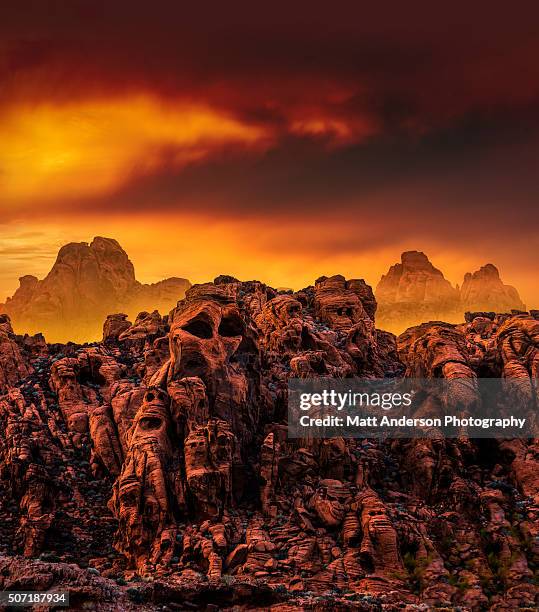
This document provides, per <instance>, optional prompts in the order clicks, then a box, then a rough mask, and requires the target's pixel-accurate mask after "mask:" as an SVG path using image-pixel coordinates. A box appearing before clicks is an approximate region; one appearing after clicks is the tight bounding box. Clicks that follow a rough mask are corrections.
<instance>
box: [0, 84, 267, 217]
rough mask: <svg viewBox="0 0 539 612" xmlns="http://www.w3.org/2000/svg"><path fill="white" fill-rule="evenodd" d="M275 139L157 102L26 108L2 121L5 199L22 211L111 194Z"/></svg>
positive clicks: (198, 110) (0, 175)
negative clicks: (36, 204) (34, 202)
mask: <svg viewBox="0 0 539 612" xmlns="http://www.w3.org/2000/svg"><path fill="white" fill-rule="evenodd" d="M267 140H268V135H267V132H266V130H265V129H263V128H261V127H258V126H256V125H248V124H246V123H245V122H242V121H239V120H237V119H235V118H233V117H232V116H229V115H226V114H224V113H222V112H217V111H215V110H213V109H211V108H209V107H203V106H193V105H188V104H185V103H181V104H178V105H175V104H172V103H164V102H162V101H160V100H158V99H157V98H153V97H150V96H142V95H140V96H137V97H130V98H129V99H111V100H89V101H83V102H78V103H72V104H65V105H51V104H41V105H37V106H30V105H29V106H22V107H21V106H19V107H17V108H16V109H8V110H7V111H4V113H3V114H2V116H0V143H1V144H0V195H1V196H2V200H3V202H4V203H8V204H11V205H12V206H17V205H18V204H21V203H24V202H26V201H30V200H31V199H32V198H36V197H38V198H42V197H43V196H45V197H47V198H55V197H62V196H70V197H73V196H74V197H81V196H88V195H90V196H94V195H101V194H107V193H110V192H111V191H114V190H115V189H117V188H120V187H121V186H122V185H124V184H125V183H126V182H128V181H129V179H130V177H132V176H133V175H134V174H136V176H139V177H140V176H144V175H147V174H151V173H152V172H154V171H155V170H156V169H158V168H159V167H160V166H161V165H162V164H165V163H166V164H167V165H168V166H169V167H176V168H180V167H182V166H184V165H185V164H188V163H190V162H193V161H196V160H199V159H202V158H205V157H207V156H209V155H211V154H212V152H215V151H218V150H221V149H222V148H223V147H230V146H235V147H240V148H260V147H264V146H265V143H267Z"/></svg>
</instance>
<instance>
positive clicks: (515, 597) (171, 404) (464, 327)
mask: <svg viewBox="0 0 539 612" xmlns="http://www.w3.org/2000/svg"><path fill="white" fill-rule="evenodd" d="M438 281H440V278H439V277H438ZM30 285H31V286H30ZM30 285H29V286H28V287H26V289H25V290H27V291H31V290H32V287H33V285H32V284H30ZM376 315H377V309H376V302H375V300H374V298H373V295H372V291H371V290H370V288H369V287H368V286H367V285H366V284H365V283H364V282H363V281H361V280H346V279H345V278H344V277H342V276H334V277H330V278H326V277H322V278H320V279H318V281H316V283H315V285H314V286H311V287H307V288H305V289H303V290H301V291H298V292H296V293H293V292H290V291H287V292H279V291H276V290H274V289H272V288H270V287H267V286H265V285H264V284H262V283H260V282H256V281H251V282H240V281H238V280H237V279H235V278H232V277H227V276H222V277H218V278H217V279H215V281H214V282H213V283H206V284H203V285H197V286H195V287H193V288H191V289H189V291H188V292H187V294H186V296H185V298H184V299H183V300H181V301H180V302H179V303H178V304H177V306H176V307H175V308H174V309H173V310H172V312H171V313H170V314H169V315H165V316H161V315H160V314H159V313H158V312H154V311H152V312H148V311H143V312H141V313H140V314H139V315H138V316H137V317H136V318H134V319H132V321H133V323H131V322H130V321H128V320H127V316H125V315H112V316H109V317H108V319H107V320H106V323H105V326H104V334H103V341H102V342H101V343H95V344H92V345H84V346H78V345H75V344H67V345H58V344H52V345H47V344H45V342H44V340H43V338H42V337H39V336H35V337H28V336H24V337H23V336H17V335H16V334H14V333H13V330H12V329H11V326H10V323H9V320H8V319H7V318H5V317H4V318H2V319H0V345H1V347H2V353H1V355H0V393H1V394H2V395H0V492H1V494H0V569H1V570H2V571H1V572H0V586H3V585H8V586H13V585H14V584H15V580H16V578H15V576H14V574H15V573H16V572H17V571H19V568H24V572H25V573H24V576H23V578H24V580H23V582H21V583H20V584H21V585H22V584H23V583H24V587H25V588H35V589H36V590H40V589H41V588H49V585H57V584H61V585H64V586H67V587H68V588H70V589H73V590H72V592H73V593H74V594H75V595H76V596H77V597H82V594H81V593H82V592H84V593H85V594H86V595H85V596H86V597H90V595H91V597H93V598H94V599H93V601H94V603H96V605H97V607H98V609H99V605H103V606H107V605H109V607H110V605H115V604H116V606H117V607H118V606H119V608H118V609H131V608H130V606H131V607H133V608H134V609H136V608H137V607H138V608H140V609H145V610H153V609H161V608H162V606H163V605H164V604H166V605H167V606H169V607H170V608H175V607H178V608H190V607H193V606H194V607H199V608H200V609H203V608H204V606H206V604H207V602H208V601H211V602H212V604H213V605H217V606H220V607H221V608H223V609H227V608H228V609H231V608H233V607H234V606H236V607H237V608H238V609H242V608H243V609H268V608H269V609H276V610H292V609H305V610H312V609H328V610H329V609H331V610H333V609H343V610H347V609H353V610H355V609H365V610H370V609H380V610H395V609H406V607H408V608H409V609H412V607H414V606H416V607H417V606H419V605H421V604H423V606H424V607H429V608H433V609H434V608H439V609H440V608H445V609H455V608H458V607H460V608H461V609H469V610H480V609H486V608H488V607H489V606H490V607H491V608H493V609H499V610H508V609H518V608H524V609H536V608H537V605H538V592H537V587H536V586H535V584H534V577H535V573H536V571H537V567H538V562H539V547H538V546H537V541H538V537H539V528H538V517H539V506H538V504H539V477H538V476H537V474H538V471H537V465H538V461H539V446H538V444H537V441H536V440H526V439H521V440H473V439H469V438H466V437H461V438H455V439H443V438H440V437H436V436H434V437H429V438H425V439H412V440H407V439H404V440H400V439H398V440H378V439H376V440H364V439H358V440H356V439H343V438H334V439H293V438H289V437H288V436H287V427H286V409H287V388H288V387H287V382H288V380H289V379H290V378H294V377H300V378H301V377H305V378H309V377H319V376H336V377H342V378H346V377H353V376H359V377H384V376H403V375H404V376H407V377H415V378H425V379H440V378H441V379H446V380H447V381H448V382H449V383H455V386H454V387H449V388H450V390H451V392H450V393H447V394H446V395H444V396H438V395H436V394H435V393H433V394H431V395H429V394H426V395H425V401H424V402H423V403H422V404H421V406H420V408H419V409H420V410H421V412H422V414H434V413H435V412H436V411H438V410H440V409H441V408H442V407H443V405H446V404H447V402H457V403H458V404H459V406H462V407H464V409H466V410H468V411H470V412H472V411H473V410H474V405H475V404H474V402H475V401H476V399H477V394H476V384H477V381H478V379H479V378H482V377H502V378H503V381H504V383H505V384H507V385H518V389H519V390H520V391H521V392H522V393H528V395H527V396H526V397H529V398H531V400H534V401H535V400H536V398H535V395H534V393H535V392H536V391H535V386H534V384H535V383H534V381H535V380H536V379H537V376H538V374H539V372H538V364H539V362H538V359H539V357H538V355H539V329H538V325H539V322H538V321H537V319H535V318H534V317H533V316H531V315H528V314H507V315H491V314H489V313H475V314H473V313H470V314H469V315H467V318H466V322H464V323H461V324H459V325H455V324H449V323H440V322H437V323H426V324H423V325H420V326H417V327H414V328H412V329H409V330H407V331H406V333H404V334H402V335H401V336H400V337H399V338H398V339H396V338H395V337H394V336H393V335H392V334H390V333H389V332H382V331H380V330H378V329H376ZM462 381H464V383H465V384H463V382H462ZM6 555H8V556H6ZM23 557H25V559H24V558H23ZM37 557H41V559H40V560H37ZM5 559H8V561H5ZM75 563H77V564H79V565H80V567H81V569H78V568H76V567H75V566H74V564H75ZM87 567H89V568H90V569H88V570H87V569H85V568H87ZM97 574H100V575H99V576H98V575H97ZM21 580H22V578H21ZM112 594H113V595H112ZM112 596H114V603H111V597H112ZM107 598H108V599H107ZM85 601H86V600H85ZM118 602H120V603H118ZM272 606H273V608H272Z"/></svg>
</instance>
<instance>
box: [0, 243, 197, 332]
mask: <svg viewBox="0 0 539 612" xmlns="http://www.w3.org/2000/svg"><path fill="white" fill-rule="evenodd" d="M19 282H20V286H19V288H18V289H17V291H16V292H15V294H14V295H13V297H11V298H8V299H7V301H6V303H5V304H0V312H4V313H6V314H8V315H9V316H10V318H11V321H12V324H13V326H14V327H15V329H16V330H18V331H23V332H26V333H29V334H33V333H36V332H41V333H43V334H45V336H46V337H47V339H48V340H49V341H50V342H51V341H52V342H64V341H67V340H71V341H75V342H85V341H88V340H97V339H99V337H100V335H101V329H102V325H103V320H104V318H105V317H106V316H107V315H108V314H109V313H111V312H119V311H122V312H127V314H128V315H129V316H132V317H133V316H135V315H136V314H137V313H138V312H140V311H141V310H154V309H157V310H161V312H168V311H169V310H170V309H171V308H172V307H173V306H174V305H175V304H176V302H177V301H178V300H179V299H180V298H182V297H183V296H184V295H185V291H186V290H187V289H188V288H189V286H190V283H189V281H187V280H186V279H184V278H175V277H174V278H167V279H165V280H162V281H160V282H158V283H154V284H151V285H145V284H142V283H140V282H139V281H137V280H136V278H135V270H134V267H133V264H132V263H131V261H130V260H129V257H128V256H127V253H126V252H125V251H124V250H123V249H122V247H121V246H120V245H119V244H118V242H117V241H116V240H113V239H112V238H102V237H99V236H98V237H96V238H94V239H93V240H92V242H91V243H90V244H88V243H85V242H81V243H74V242H73V243H70V244H66V245H65V246H63V247H62V248H61V249H60V251H59V252H58V257H57V259H56V261H55V263H54V265H53V267H52V269H51V270H50V272H49V273H48V275H47V276H46V277H45V278H44V279H43V280H38V279H37V278H36V277H35V276H30V275H27V276H23V277H21V278H20V281H19Z"/></svg>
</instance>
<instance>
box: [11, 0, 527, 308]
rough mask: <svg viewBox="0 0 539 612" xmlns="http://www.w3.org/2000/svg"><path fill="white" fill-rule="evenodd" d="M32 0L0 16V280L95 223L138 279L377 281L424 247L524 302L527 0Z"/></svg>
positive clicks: (449, 268) (446, 264)
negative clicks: (279, 5)
mask: <svg viewBox="0 0 539 612" xmlns="http://www.w3.org/2000/svg"><path fill="white" fill-rule="evenodd" d="M47 4H48V3H34V6H33V8H32V10H31V11H27V10H24V8H23V7H22V3H21V6H20V7H19V5H18V3H15V4H13V6H12V7H11V8H10V9H9V10H6V15H4V16H3V19H2V22H1V23H0V34H1V36H0V41H1V42H0V87H1V91H2V95H1V97H0V210H1V212H2V218H1V219H0V223H1V225H0V253H1V254H2V258H1V260H0V295H1V296H2V297H1V299H4V297H5V296H7V295H11V294H12V293H13V291H14V290H15V289H16V287H17V285H18V280H17V279H18V277H19V276H21V275H23V274H27V273H30V274H36V275H38V276H40V277H42V276H43V275H45V274H46V273H47V271H48V270H49V269H50V265H51V260H52V259H53V258H54V254H55V253H56V251H57V249H58V247H59V246H60V245H61V244H64V243H65V242H70V241H89V240H91V239H92V238H93V236H95V235H104V236H110V237H113V238H116V239H117V240H118V241H119V242H120V244H121V245H122V246H123V247H124V248H125V249H126V251H127V252H128V253H129V255H130V256H131V258H132V259H133V262H134V264H135V266H136V268H137V274H138V276H139V278H140V279H141V280H143V281H153V280H158V279H159V278H163V277H165V276H170V275H178V276H185V277H188V278H189V279H190V280H192V281H194V282H200V281H205V280H209V279H211V278H214V277H215V276H217V275H219V274H233V275H235V276H238V277H240V278H253V277H256V278H259V279H260V280H263V281H265V282H268V283H271V284H275V285H279V286H290V287H294V288H298V287H301V286H304V285H306V284H308V283H312V282H313V281H314V279H315V278H316V277H317V276H319V275H321V274H330V273H337V272H340V273H342V274H345V275H347V276H352V277H363V278H366V279H367V280H368V282H370V283H371V284H373V285H376V283H377V282H378V280H379V278H380V275H381V274H382V273H383V272H385V271H386V270H387V268H388V267H389V266H390V265H391V264H393V263H395V262H396V261H398V260H399V256H400V252H401V251H402V250H404V249H418V250H423V251H425V252H427V253H428V255H429V256H430V258H431V260H432V261H433V262H434V263H435V265H436V266H437V267H439V268H440V269H442V270H443V271H444V273H445V274H446V276H447V277H448V278H449V279H450V280H451V281H452V282H453V283H461V282H462V277H463V275H464V273H465V272H468V271H473V270H475V269H478V268H479V267H480V266H481V265H484V264H485V263H487V262H492V263H494V264H496V265H497V266H498V267H499V268H500V271H501V275H502V277H503V279H504V281H505V282H506V283H509V284H513V285H517V286H518V288H519V291H520V292H521V294H522V297H523V300H524V301H525V302H526V303H527V304H528V305H529V306H530V307H533V306H537V305H539V289H538V287H539V285H538V284H537V282H536V264H535V259H536V253H537V249H538V248H539V235H538V233H537V223H538V222H539V212H538V211H539V207H538V206H537V160H538V146H537V143H538V142H539V115H538V113H537V108H539V105H538V96H539V94H538V91H539V89H538V88H537V83H538V82H539V64H538V63H537V62H536V61H535V58H536V57H537V53H538V52H539V45H538V43H537V36H536V32H535V29H536V28H535V23H534V20H531V19H525V18H524V13H522V14H521V13H520V12H517V11H513V12H512V13H511V14H510V15H508V14H507V11H506V10H504V9H502V8H501V7H500V8H497V7H493V6H489V8H488V15H489V19H488V28H486V27H484V23H485V20H484V16H485V12H484V10H482V9H481V8H480V7H479V6H477V7H475V6H474V7H469V8H468V9H467V11H462V12H454V11H449V10H448V11H443V12H444V14H443V15H442V16H440V13H439V8H438V7H435V6H434V5H432V4H430V5H429V4H428V3H420V4H421V6H419V5H418V6H417V7H412V6H408V5H407V6H406V7H404V6H403V7H402V8H401V7H398V8H397V7H395V8H394V11H393V12H392V14H391V15H388V14H387V10H386V9H385V8H383V7H380V8H377V7H370V8H369V9H368V10H367V9H365V8H364V7H360V6H353V5H350V6H349V7H346V9H345V8H344V7H343V9H342V10H339V11H330V10H329V8H328V9H327V10H325V11H320V10H318V9H316V8H315V7H313V6H311V5H309V7H308V10H307V8H306V7H301V6H299V5H297V6H296V5H294V6H290V7H288V9H287V10H288V12H287V18H286V19H276V17H275V14H274V12H273V11H272V10H270V9H269V8H268V9H265V8H264V9H262V8H261V7H259V6H257V7H254V6H253V5H248V4H247V3H244V4H245V6H242V8H241V10H240V9H239V8H238V10H236V11H230V10H229V8H228V7H227V6H225V5H222V6H221V5H219V6H215V7H213V8H212V11H211V12H208V11H207V10H206V9H205V8H203V7H202V6H195V7H191V8H190V9H189V10H187V9H185V8H184V7H180V5H179V4H177V3H165V5H164V8H163V11H150V10H148V8H147V6H146V5H144V4H143V3H137V2H129V3H125V2H123V1H122V0H120V1H118V2H114V3H107V4H106V5H101V4H99V3H97V4H96V5H94V4H93V3H92V4H91V5H90V4H89V3H80V2H77V1H75V2H72V3H68V4H69V6H65V5H64V6H62V10H61V11H55V10H50V7H47V6H46V5H47ZM60 15H61V16H60ZM239 15H241V19H239V20H238V16H239ZM471 24H475V25H474V27H472V26H471ZM455 32H459V34H458V44H456V43H455V41H456V40H457V37H456V34H455Z"/></svg>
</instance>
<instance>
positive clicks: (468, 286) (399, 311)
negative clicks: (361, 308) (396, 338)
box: [376, 251, 525, 333]
mask: <svg viewBox="0 0 539 612" xmlns="http://www.w3.org/2000/svg"><path fill="white" fill-rule="evenodd" d="M376 299H377V301H378V321H379V325H380V327H381V328H383V329H387V330H389V331H392V332H395V333H400V332H401V331H403V329H405V328H406V327H410V326H413V325H418V324H419V323H423V322H426V321H434V320H443V321H447V322H457V321H460V320H461V319H462V317H463V314H464V312H466V311H492V312H510V311H511V310H525V305H524V304H523V302H522V300H521V299H520V296H519V294H518V291H517V290H516V289H515V288H514V287H511V286H509V285H505V284H504V283H503V281H502V280H501V278H500V273H499V270H498V268H497V267H496V266H495V265H494V264H492V263H488V264H486V265H484V266H482V267H481V268H480V269H479V270H477V271H475V272H473V273H471V272H468V273H467V274H466V275H465V276H464V282H463V283H462V286H460V287H459V285H457V286H456V287H453V286H452V285H451V283H450V282H449V281H448V280H447V279H446V278H445V277H444V275H443V273H442V272H441V271H440V270H438V269H437V268H435V267H434V266H433V264H432V263H431V262H430V260H429V258H428V257H427V255H426V254H425V253H423V252H421V251H405V252H404V253H402V255H401V263H397V264H394V265H392V266H391V267H390V268H389V270H388V272H387V274H385V275H383V276H382V278H381V279H380V282H379V283H378V286H377V288H376Z"/></svg>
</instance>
